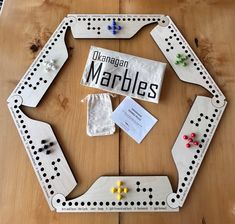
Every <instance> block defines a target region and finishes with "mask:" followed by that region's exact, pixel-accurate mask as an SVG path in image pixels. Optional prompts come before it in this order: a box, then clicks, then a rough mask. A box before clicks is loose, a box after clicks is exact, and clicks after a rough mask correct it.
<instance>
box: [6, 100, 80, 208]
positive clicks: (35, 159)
mask: <svg viewBox="0 0 235 224" xmlns="http://www.w3.org/2000/svg"><path fill="white" fill-rule="evenodd" d="M21 104H22V98H21V97H19V96H15V97H12V98H11V99H9V104H8V107H9V110H10V112H11V115H12V118H13V120H14V122H15V125H16V128H17V130H18V132H19V134H20V137H21V140H22V142H23V144H24V146H25V150H26V152H27V154H28V156H29V159H30V161H31V164H32V166H33V169H34V171H35V174H36V176H37V178H38V180H39V183H40V185H41V188H42V190H43V193H44V195H45V197H46V200H47V203H48V205H49V207H50V208H51V210H53V207H52V204H51V201H52V198H53V196H54V195H55V194H58V193H61V194H63V195H65V196H67V195H68V194H69V193H70V192H71V191H72V190H73V189H74V188H75V186H76V185H77V183H76V180H75V178H74V176H73V174H72V172H71V170H70V168H69V166H68V164H67V161H66V159H65V157H64V155H63V153H62V150H61V148H60V145H59V143H58V141H57V139H56V137H55V136H54V134H53V131H52V129H51V127H50V125H48V124H46V123H43V122H41V121H35V120H32V119H30V118H28V117H27V116H26V115H25V114H24V113H23V112H22V110H21V109H20V106H21Z"/></svg>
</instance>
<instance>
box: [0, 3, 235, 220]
mask: <svg viewBox="0 0 235 224" xmlns="http://www.w3.org/2000/svg"><path fill="white" fill-rule="evenodd" d="M5 1H6V2H5V5H4V8H3V12H2V14H1V16H0V127H1V128H0V205H1V206H0V223H1V224H14V223H17V224H21V223H24V224H26V223H27V224H28V223H29V224H36V223H37V224H41V223H52V224H59V223H63V224H69V223H83V224H87V223H92V224H96V223H97V224H98V223H100V224H106V223H107V224H117V223H120V224H129V223H130V224H131V223H138V224H140V223H149V224H151V223H161V224H164V223H166V224H171V223H174V224H189V223H190V224H221V223H224V224H233V223H235V172H234V171H235V150H234V148H235V136H234V134H235V133H234V132H233V131H234V128H235V106H234V102H235V73H234V70H235V66H234V58H235V44H234V37H235V2H234V0H221V1H218V0H195V1H193V0H192V1H191V0H178V1H170V0H164V1H160V0H159V1H157V0H155V1H154V0H152V1H151V0H145V1H141V0H126V1H125V0H106V1H105V0H92V1H87V0H76V1H66V0H57V1H55V0H53V1H50V0H40V1H39V0H28V1H20V0H14V1H13V0H5ZM68 13H159V14H160V13H161V14H168V15H170V16H171V17H172V19H173V21H174V22H175V23H176V25H177V26H178V27H179V29H180V30H181V31H182V33H183V35H184V36H185V38H186V39H187V40H188V42H189V43H190V45H191V46H192V48H193V50H194V51H195V52H196V54H197V55H198V56H199V58H200V59H201V60H202V61H203V63H204V64H205V66H206V68H207V69H208V70H209V72H210V73H211V75H212V76H213V78H214V79H215V80H216V82H217V84H218V85H219V87H220V88H221V89H222V91H223V92H224V94H225V96H226V97H227V100H228V102H229V104H228V106H227V109H226V111H225V113H224V116H223V118H222V120H221V123H220V125H219V127H218V129H217V131H216V134H215V136H214V139H213V140H212V143H211V145H210V147H209V150H208V152H207V155H206V157H205V159H204V161H203V163H202V166H201V168H200V170H199V173H198V175H197V177H196V179H195V182H194V183H193V186H192V188H191V191H190V194H189V196H188V198H187V200H186V202H185V205H184V206H183V208H182V209H180V212H179V213H105V214H100V213H94V214H89V213H87V214H79V213H73V214H66V213H65V214H58V213H56V212H51V211H50V210H49V208H48V205H47V203H46V200H45V198H44V196H43V193H42V191H41V188H40V186H39V184H38V181H37V179H36V176H35V174H34V172H33V169H32V167H31V164H30V161H29V159H28V157H27V154H26V153H25V150H24V148H23V144H22V142H21V140H20V137H19V136H18V133H17V130H16V128H15V126H14V123H13V120H12V119H11V116H10V113H9V112H8V109H7V104H6V99H7V97H8V96H9V94H10V93H11V91H12V90H13V89H14V87H15V86H16V84H17V83H18V81H19V80H20V79H21V77H22V76H23V74H24V73H25V71H26V69H27V68H28V67H29V65H30V64H31V62H32V60H33V59H34V58H35V57H36V56H37V54H38V52H39V51H40V50H41V48H42V47H43V45H44V44H45V43H46V41H47V40H48V38H49V37H50V35H51V34H52V32H54V30H55V28H56V27H57V25H58V24H59V22H60V21H61V20H62V19H63V17H64V16H66V14H68ZM153 27H154V25H149V26H147V27H144V28H143V29H142V30H141V32H139V33H138V34H137V35H136V36H134V38H132V39H131V40H75V39H73V38H72V35H71V33H68V35H67V37H66V42H67V46H68V51H69V57H70V58H69V60H68V61H67V63H66V64H65V66H64V67H63V68H62V70H61V72H60V74H59V75H58V76H57V78H56V79H55V80H54V82H53V85H52V87H51V88H50V89H49V90H48V91H47V94H46V95H45V96H44V98H43V100H42V101H41V103H40V104H39V106H38V107H37V108H23V110H24V112H25V113H26V114H28V115H29V116H30V117H32V118H34V119H39V120H42V121H46V122H48V123H50V124H51V125H52V127H53V129H54V131H55V134H56V136H57V138H58V139H59V141H60V143H61V146H62V148H63V151H64V153H65V155H66V157H67V159H68V162H69V164H70V165H71V168H72V170H73V172H74V175H75V177H76V179H77V180H78V186H77V187H76V188H75V190H74V191H73V192H72V193H71V194H70V195H69V197H70V198H72V197H74V196H77V195H79V194H82V193H83V192H85V191H86V190H87V189H88V187H89V186H90V185H91V184H92V183H93V182H94V181H95V180H96V179H97V178H98V177H99V176H101V175H168V176H169V178H170V181H171V183H172V185H173V188H174V189H176V187H177V172H176V167H175V165H174V162H173V160H172V157H171V148H172V145H173V143H174V140H175V138H176V136H177V134H178V132H179V130H180V128H181V126H182V123H183V121H184V119H185V118H186V114H187V112H188V111H189V109H190V106H191V105H192V102H193V100H194V99H195V96H196V95H208V96H209V94H208V93H207V92H206V90H204V89H202V88H201V87H199V86H196V85H191V84H186V83H183V82H181V81H180V80H179V79H178V77H177V76H176V74H175V72H174V71H173V70H172V69H171V67H170V66H169V65H168V66H167V70H166V75H165V80H164V83H163V88H162V95H161V99H160V103H159V104H153V103H148V102H143V101H138V102H139V103H140V104H141V105H142V106H144V107H145V108H146V109H147V110H148V111H150V112H151V113H152V114H153V115H154V116H156V117H157V118H158V119H159V122H158V123H157V125H155V126H154V128H153V129H152V130H151V132H150V133H149V135H148V136H147V137H146V139H145V140H144V141H143V142H142V143H141V144H139V145H138V144H136V143H135V142H134V141H133V140H132V139H131V138H130V137H128V136H127V135H126V134H125V133H124V132H122V131H120V130H118V131H117V132H116V133H115V134H114V135H112V136H107V137H94V138H91V137H88V136H87V135H86V130H85V127H86V105H85V104H82V103H81V102H80V101H81V99H82V98H84V97H85V96H86V95H87V94H88V93H95V92H98V91H97V90H95V89H92V88H87V87H84V86H81V85H80V84H79V83H80V79H81V75H82V72H83V69H84V65H85V62H86V58H87V55H88V50H89V47H90V46H91V45H95V46H100V47H104V48H108V49H112V50H117V51H121V52H124V53H129V54H134V55H137V56H141V57H146V58H149V59H153V60H159V61H163V62H166V59H165V58H164V56H163V55H162V53H161V52H160V50H159V49H158V47H157V46H156V44H155V43H154V41H153V40H152V38H151V36H150V34H149V32H150V31H151V30H152V29H153ZM122 99H123V97H118V98H116V99H115V100H114V107H116V106H117V105H118V104H119V102H120V101H121V100H122Z"/></svg>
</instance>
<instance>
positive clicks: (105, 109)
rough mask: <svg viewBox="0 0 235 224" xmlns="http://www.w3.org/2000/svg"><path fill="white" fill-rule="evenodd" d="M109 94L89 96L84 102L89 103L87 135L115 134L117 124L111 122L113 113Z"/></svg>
mask: <svg viewBox="0 0 235 224" xmlns="http://www.w3.org/2000/svg"><path fill="white" fill-rule="evenodd" d="M110 96H112V97H115V96H114V95H112V94H109V93H99V94H89V95H87V96H86V97H85V98H84V99H83V100H82V102H84V101H87V127H86V131H87V135H89V136H102V135H112V134H113V133H114V132H115V123H114V122H113V121H112V120H111V114H112V112H113V109H112V102H111V97H110Z"/></svg>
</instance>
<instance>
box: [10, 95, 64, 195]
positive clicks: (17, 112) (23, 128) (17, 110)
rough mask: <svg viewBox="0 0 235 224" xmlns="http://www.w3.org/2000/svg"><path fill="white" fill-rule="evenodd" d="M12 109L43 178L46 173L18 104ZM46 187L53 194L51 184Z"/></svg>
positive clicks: (16, 101)
mask: <svg viewBox="0 0 235 224" xmlns="http://www.w3.org/2000/svg"><path fill="white" fill-rule="evenodd" d="M14 102H15V103H18V100H15V101H14ZM14 109H15V112H16V114H17V118H18V119H20V120H19V122H20V124H21V125H22V132H23V133H24V134H26V139H27V141H28V143H29V144H30V148H31V149H32V150H34V151H33V154H34V156H35V159H36V160H37V163H38V166H40V171H41V172H42V176H43V177H44V178H46V176H47V174H46V173H45V172H44V167H43V166H42V162H40V161H39V159H40V157H39V156H38V155H37V154H38V152H37V151H36V150H35V146H34V145H33V141H32V140H31V136H30V135H29V131H28V130H27V127H26V125H25V124H24V120H23V119H22V115H21V114H20V110H19V108H18V106H17V105H16V104H15V105H14ZM58 160H59V161H60V159H58ZM58 160H57V161H58ZM59 161H58V162H59ZM59 175H60V173H57V176H59ZM54 178H55V177H54V176H52V177H51V179H54ZM45 182H46V183H49V179H47V178H46V179H45ZM47 187H48V189H49V190H50V194H51V195H53V194H54V191H53V190H51V188H52V186H51V185H50V184H48V185H47Z"/></svg>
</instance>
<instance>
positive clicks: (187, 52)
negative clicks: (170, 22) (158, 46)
mask: <svg viewBox="0 0 235 224" xmlns="http://www.w3.org/2000/svg"><path fill="white" fill-rule="evenodd" d="M168 29H170V30H171V33H172V34H173V36H174V37H175V38H176V40H177V41H178V42H179V45H181V47H182V49H183V50H184V52H185V53H186V54H187V56H188V58H191V54H189V51H188V50H187V49H185V48H186V47H185V46H184V45H183V43H182V41H180V38H179V37H177V34H176V33H174V30H173V29H172V27H171V26H168ZM172 38H173V37H172V36H169V39H172ZM169 39H168V38H166V39H165V41H166V42H167V41H168V40H169ZM168 45H171V43H170V42H168ZM170 49H172V50H173V49H174V47H173V46H171V47H170ZM170 49H166V51H167V52H169V50H170ZM190 60H191V62H193V65H194V66H195V67H196V69H197V71H198V72H199V74H200V75H203V72H202V71H201V68H200V67H199V65H198V64H197V63H196V62H194V59H193V58H191V59H190ZM202 78H203V79H204V80H205V79H206V76H205V75H204V76H202ZM205 81H206V84H207V85H209V86H208V87H209V89H212V85H210V82H209V80H205ZM211 92H212V93H213V94H214V93H215V92H216V91H215V90H212V91H211ZM215 97H216V98H218V97H219V96H218V95H217V94H216V95H215ZM216 103H219V100H217V101H216Z"/></svg>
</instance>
